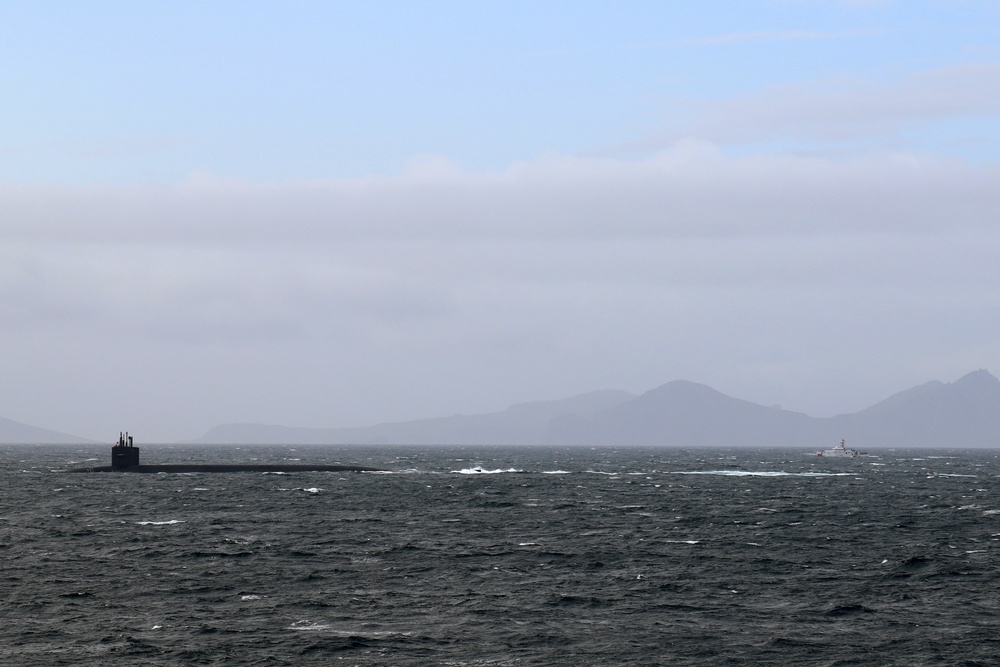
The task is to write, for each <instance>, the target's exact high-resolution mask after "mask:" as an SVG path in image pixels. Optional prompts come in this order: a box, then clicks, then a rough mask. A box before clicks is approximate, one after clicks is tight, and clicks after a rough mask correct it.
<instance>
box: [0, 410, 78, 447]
mask: <svg viewBox="0 0 1000 667" xmlns="http://www.w3.org/2000/svg"><path fill="white" fill-rule="evenodd" d="M88 442H93V440H87V439H86V438H79V437H77V436H75V435H69V434H68V433H60V432H58V431H50V430H48V429H44V428H38V427H37V426H29V425H28V424H22V423H21V422H16V421H12V420H10V419H4V418H3V417H0V443H2V444H32V445H34V444H41V445H50V444H64V445H74V444H77V443H88Z"/></svg>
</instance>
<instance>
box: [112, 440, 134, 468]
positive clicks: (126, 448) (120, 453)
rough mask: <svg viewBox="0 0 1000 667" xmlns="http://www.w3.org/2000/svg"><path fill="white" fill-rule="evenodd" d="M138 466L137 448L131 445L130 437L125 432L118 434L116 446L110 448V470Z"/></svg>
mask: <svg viewBox="0 0 1000 667" xmlns="http://www.w3.org/2000/svg"><path fill="white" fill-rule="evenodd" d="M138 466H139V448H138V447H136V446H135V445H134V444H132V436H130V435H129V434H128V432H127V431H123V432H121V433H119V434H118V444H117V445H115V446H114V447H112V448H111V467H112V468H133V467H138Z"/></svg>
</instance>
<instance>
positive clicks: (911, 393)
mask: <svg viewBox="0 0 1000 667" xmlns="http://www.w3.org/2000/svg"><path fill="white" fill-rule="evenodd" d="M841 438H846V439H848V440H849V441H850V442H851V445H852V446H857V447H996V446H1000V380H997V378H996V377H994V376H993V375H992V374H990V373H989V371H987V370H985V369H980V370H977V371H973V372H972V373H968V374H966V375H964V376H962V377H961V378H959V379H958V380H956V381H955V382H952V383H943V382H940V381H937V380H934V381H931V382H926V383H924V384H921V385H917V386H915V387H912V388H910V389H906V390H903V391H900V392H898V393H896V394H893V395H891V396H889V397H888V398H886V399H884V400H882V401H879V402H878V403H875V404H874V405H872V406H870V407H868V408H865V409H863V410H861V411H859V412H855V413H850V414H841V415H836V416H834V417H811V416H809V415H806V414H804V413H801V412H794V411H790V410H784V409H782V408H780V407H766V406H763V405H758V404H756V403H752V402H750V401H746V400H743V399H740V398H734V397H732V396H727V395H726V394H723V393H721V392H719V391H717V390H715V389H713V388H711V387H709V386H707V385H704V384H699V383H696V382H691V381H688V380H674V381H671V382H667V383H665V384H663V385H660V386H659V387H656V388H654V389H650V390H649V391H647V392H644V393H642V394H639V395H637V396H636V395H633V394H630V393H628V392H624V391H616V390H601V391H596V392H588V393H586V394H580V395H578V396H574V397H570V398H566V399H559V400H556V401H536V402H532V403H518V404H514V405H512V406H510V407H508V408H507V409H506V410H502V411H500V412H492V413H485V414H479V415H454V416H452V417H436V418H430V419H421V420H414V421H406V422H394V423H386V424H376V425H373V426H363V427H353V428H329V429H309V428H299V427H284V426H274V425H264V424H222V425H219V426H216V427H215V428H213V429H211V430H210V431H208V432H207V433H206V434H205V435H204V436H202V438H200V439H198V440H195V441H192V442H194V443H203V444H223V443H240V444H401V445H403V444H409V445H434V444H436V445H459V444H467V445H588V446H598V445H607V446H629V445H645V446H747V447H749V446H755V447H763V446H802V447H810V448H812V447H816V448H819V447H824V446H828V445H830V444H831V443H834V442H837V441H839V440H840V439H841Z"/></svg>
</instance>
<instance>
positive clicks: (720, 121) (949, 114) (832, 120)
mask: <svg viewBox="0 0 1000 667" xmlns="http://www.w3.org/2000/svg"><path fill="white" fill-rule="evenodd" d="M998 114H1000V65H997V64H994V63H979V64H967V65H960V66H954V67H948V68H941V69H937V70H932V71H924V72H919V73H916V74H912V75H910V76H907V77H904V78H901V79H897V80H895V81H888V82H886V81H874V80H860V79H853V80H841V81H827V82H824V83H810V84H801V85H793V86H785V87H776V88H769V89H764V90H758V91H754V92H753V93H750V94H747V95H741V96H737V97H732V98H727V99H724V100H720V101H714V102H704V103H700V104H691V103H678V109H677V110H676V113H675V115H676V116H677V119H676V120H675V121H674V122H672V123H671V126H670V128H669V129H668V130H667V131H664V132H661V133H660V134H658V135H657V136H654V137H650V138H648V139H646V140H644V141H641V142H636V143H635V144H634V145H632V146H630V147H629V148H632V149H640V148H644V149H647V150H654V149H658V148H660V149H661V148H663V147H665V146H669V145H672V144H674V143H676V142H677V141H679V140H682V139H685V138H697V139H701V140H704V141H709V142H712V143H718V144H741V143H752V142H764V141H775V140H788V139H793V140H795V139H799V140H802V139H804V140H819V141H845V140H851V139H858V138H870V137H874V136H882V137H886V136H897V135H898V133H899V132H900V130H901V128H903V127H904V126H905V125H906V124H908V123H913V122H919V121H929V120H939V119H948V118H989V117H993V116H996V115H998Z"/></svg>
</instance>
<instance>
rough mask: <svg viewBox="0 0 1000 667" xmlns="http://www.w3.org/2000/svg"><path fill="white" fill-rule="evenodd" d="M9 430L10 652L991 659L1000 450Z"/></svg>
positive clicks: (0, 593)
mask: <svg viewBox="0 0 1000 667" xmlns="http://www.w3.org/2000/svg"><path fill="white" fill-rule="evenodd" d="M109 450H110V448H104V447H100V448H89V447H79V446H77V447H53V446H45V447H35V448H32V447H20V446H18V447H0V477H2V480H0V556H2V559H3V560H2V562H3V572H2V580H0V581H2V583H0V610H2V616H0V619H2V620H0V664H2V665H46V666H49V665H115V664H123V665H126V664H127V665H491V666H496V665H906V666H915V665H996V664H1000V634H998V629H1000V572H998V565H1000V559H998V553H1000V552H998V548H1000V543H998V540H1000V495H998V491H1000V484H998V482H1000V453H998V452H996V451H961V450H941V451H928V450H905V451H904V450H894V451H889V450H883V451H875V452H873V453H874V454H876V456H874V457H870V458H858V459H851V460H831V459H819V458H817V457H815V456H808V455H807V453H806V452H804V451H796V450H788V449H771V450H739V449H730V450H725V449H650V448H643V449H600V448H598V449H582V448H581V449H569V448H499V447H498V448H488V447H466V448H462V447H439V448H434V447H419V448H414V447H409V448H406V447H378V448H375V447H370V448H360V447H358V448H345V447H249V446H248V447H212V448H199V449H194V448H184V447H169V446H159V447H157V446H146V447H144V448H143V460H144V461H145V462H148V463H154V462H158V463H183V462H190V461H199V462H220V463H222V462H234V461H242V462H250V461H253V462H257V463H265V462H298V461H301V462H310V463H313V462H315V463H338V462H339V463H356V464H361V465H372V466H378V467H381V468H385V469H387V470H389V471H390V472H387V473H293V474H261V473H230V474H210V473H200V474H156V475H140V474H118V473H103V474H102V473H93V474H72V473H66V472H59V470H60V469H64V468H68V467H74V466H86V465H95V464H99V465H103V464H105V463H106V461H107V460H108V459H109V455H110V451H109Z"/></svg>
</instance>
